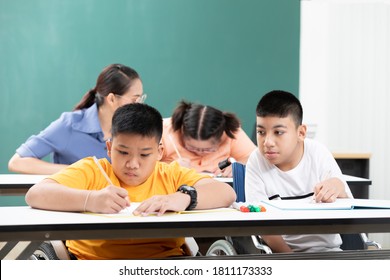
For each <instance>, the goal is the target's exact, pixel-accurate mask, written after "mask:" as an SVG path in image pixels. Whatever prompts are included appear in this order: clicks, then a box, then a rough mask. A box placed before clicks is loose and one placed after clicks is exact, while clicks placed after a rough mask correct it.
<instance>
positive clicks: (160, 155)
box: [157, 142, 164, 160]
mask: <svg viewBox="0 0 390 280" xmlns="http://www.w3.org/2000/svg"><path fill="white" fill-rule="evenodd" d="M163 153H164V146H163V144H162V143H161V142H160V144H158V157H157V158H158V160H161V159H162V156H163Z"/></svg>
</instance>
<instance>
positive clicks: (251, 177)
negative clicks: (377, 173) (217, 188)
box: [245, 139, 353, 252]
mask: <svg viewBox="0 0 390 280" xmlns="http://www.w3.org/2000/svg"><path fill="white" fill-rule="evenodd" d="M327 177H337V178H339V179H340V180H341V181H343V182H344V185H345V191H346V192H347V194H348V196H349V197H351V198H352V197H353V196H352V193H351V190H350V189H349V187H348V185H347V183H346V182H345V180H344V179H343V176H342V173H341V170H340V168H339V166H338V164H337V162H336V160H335V159H334V158H333V156H332V154H331V153H330V152H329V150H328V149H327V148H326V147H325V146H324V145H322V144H320V143H319V142H317V141H314V140H312V139H305V142H304V153H303V157H302V159H301V161H300V162H299V164H298V165H297V166H296V167H295V168H293V169H291V170H289V171H286V172H285V171H282V170H280V169H279V168H277V167H276V166H275V165H273V164H270V163H269V162H268V161H267V160H266V159H265V158H264V157H263V155H261V154H260V151H259V150H258V149H256V150H255V151H253V152H252V154H251V155H250V157H249V159H248V162H247V164H246V173H245V198H246V201H247V202H249V203H259V202H260V201H261V200H268V199H269V200H274V199H303V198H307V197H310V196H311V195H312V194H313V190H314V186H315V185H316V184H317V183H319V182H320V181H322V180H325V179H326V178H327ZM283 238H284V240H285V241H286V243H287V244H288V245H289V246H290V248H291V249H292V250H293V251H297V252H303V251H306V252H309V251H311V252H316V251H330V250H339V247H340V245H341V244H342V241H341V237H340V235H339V234H311V235H283Z"/></svg>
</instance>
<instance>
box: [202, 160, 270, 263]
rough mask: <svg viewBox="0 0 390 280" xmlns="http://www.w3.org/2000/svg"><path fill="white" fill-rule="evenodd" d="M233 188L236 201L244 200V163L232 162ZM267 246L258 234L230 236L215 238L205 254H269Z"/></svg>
mask: <svg viewBox="0 0 390 280" xmlns="http://www.w3.org/2000/svg"><path fill="white" fill-rule="evenodd" d="M232 174H233V189H234V191H235V192H236V195H237V198H236V202H245V165H244V164H242V163H239V162H233V163H232ZM271 253H272V250H271V248H269V247H268V246H267V245H266V244H265V242H264V241H263V240H262V238H261V237H260V236H259V235H252V236H239V237H230V236H226V237H225V239H221V240H217V241H215V242H214V243H213V244H211V246H210V247H209V249H208V250H207V253H206V255H207V256H221V255H230V256H231V255H238V254H271Z"/></svg>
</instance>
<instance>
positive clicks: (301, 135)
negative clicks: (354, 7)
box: [298, 124, 307, 140]
mask: <svg viewBox="0 0 390 280" xmlns="http://www.w3.org/2000/svg"><path fill="white" fill-rule="evenodd" d="M306 131H307V127H306V125H305V124H301V125H300V126H299V127H298V137H299V138H300V139H301V140H305V138H306Z"/></svg>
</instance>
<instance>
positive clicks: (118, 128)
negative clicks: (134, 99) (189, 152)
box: [111, 103, 163, 143]
mask: <svg viewBox="0 0 390 280" xmlns="http://www.w3.org/2000/svg"><path fill="white" fill-rule="evenodd" d="M162 132H163V120H162V116H161V114H160V112H159V111H158V110H157V109H155V108H153V107H152V106H149V105H147V104H142V103H132V104H126V105H124V106H121V107H119V108H118V109H117V110H116V111H115V113H114V116H113V117H112V127H111V134H112V137H115V136H116V135H118V134H120V133H125V134H136V135H140V136H146V137H156V141H157V142H158V143H160V140H161V136H162Z"/></svg>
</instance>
